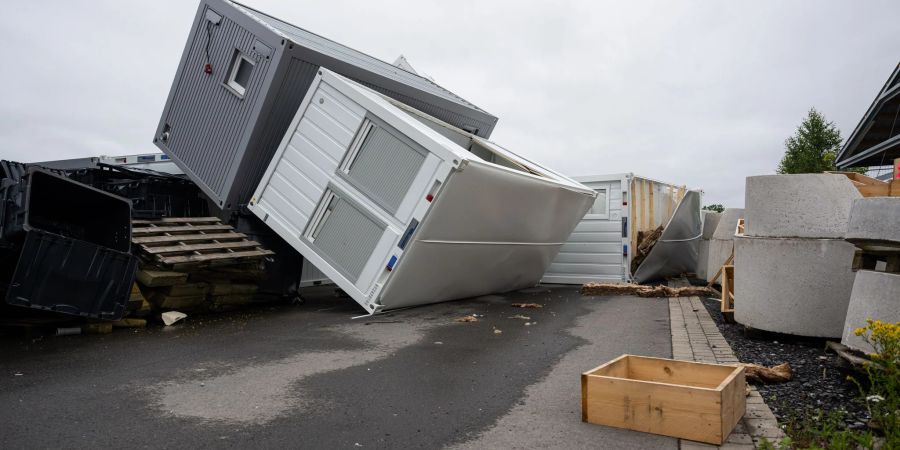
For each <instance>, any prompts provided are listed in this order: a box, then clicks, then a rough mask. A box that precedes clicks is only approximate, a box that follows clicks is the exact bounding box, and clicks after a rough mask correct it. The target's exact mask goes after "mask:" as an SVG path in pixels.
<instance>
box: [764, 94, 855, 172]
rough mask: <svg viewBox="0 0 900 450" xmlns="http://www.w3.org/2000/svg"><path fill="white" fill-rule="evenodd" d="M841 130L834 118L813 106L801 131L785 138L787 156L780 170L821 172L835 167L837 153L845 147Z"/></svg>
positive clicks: (800, 128)
mask: <svg viewBox="0 0 900 450" xmlns="http://www.w3.org/2000/svg"><path fill="white" fill-rule="evenodd" d="M841 142H843V138H841V132H840V130H838V129H837V127H836V126H834V123H833V122H828V121H827V120H825V116H823V115H822V114H821V113H820V112H818V111H816V109H815V108H811V109H810V110H809V113H808V114H807V116H806V118H805V119H803V123H801V124H800V126H799V127H797V132H796V133H794V135H793V136H791V137H789V138H787V139H786V140H785V141H784V147H785V151H784V157H783V158H782V159H781V162H780V163H779V164H778V173H821V172H825V171H827V170H835V169H836V167H835V165H834V161H835V158H837V153H838V151H839V150H840V149H841Z"/></svg>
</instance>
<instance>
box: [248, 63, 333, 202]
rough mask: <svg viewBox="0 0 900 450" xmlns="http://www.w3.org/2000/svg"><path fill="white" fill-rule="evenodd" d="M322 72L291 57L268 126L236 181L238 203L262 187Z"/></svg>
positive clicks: (266, 121)
mask: <svg viewBox="0 0 900 450" xmlns="http://www.w3.org/2000/svg"><path fill="white" fill-rule="evenodd" d="M318 70H319V66H317V65H315V64H310V63H308V62H306V61H303V60H301V59H297V58H291V60H290V62H289V63H288V68H287V72H286V73H285V75H284V78H283V79H282V80H281V83H280V85H279V87H278V88H277V95H275V104H274V105H273V106H272V110H271V112H270V113H269V115H268V116H267V117H266V118H265V119H261V120H262V121H263V122H264V125H263V126H262V127H258V130H257V133H258V134H259V135H258V136H256V135H255V136H254V137H253V142H252V143H251V144H250V147H249V148H248V150H247V153H248V157H247V158H246V159H247V161H246V163H245V164H244V169H243V170H242V171H241V174H240V175H239V176H238V177H237V179H235V185H236V189H237V192H236V196H237V197H236V199H235V201H238V202H243V201H246V200H247V199H249V198H250V196H252V195H253V192H254V191H255V190H256V187H257V186H259V181H260V180H261V179H262V176H263V174H264V173H266V168H268V167H269V163H271V161H272V156H274V155H275V151H276V150H277V149H278V144H280V143H281V140H282V139H283V138H284V133H285V132H286V131H287V129H288V126H290V124H291V121H292V120H293V119H294V115H296V114H297V108H299V107H300V103H301V102H303V97H304V96H306V92H307V91H308V90H309V85H310V84H312V81H313V79H314V78H315V77H316V73H317V71H318Z"/></svg>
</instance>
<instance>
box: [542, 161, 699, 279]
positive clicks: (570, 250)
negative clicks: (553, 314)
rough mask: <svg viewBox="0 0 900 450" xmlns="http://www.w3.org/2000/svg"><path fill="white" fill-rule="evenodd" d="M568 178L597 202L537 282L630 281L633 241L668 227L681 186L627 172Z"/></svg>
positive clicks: (635, 244)
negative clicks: (590, 192)
mask: <svg viewBox="0 0 900 450" xmlns="http://www.w3.org/2000/svg"><path fill="white" fill-rule="evenodd" d="M572 178H573V179H574V180H577V181H578V182H580V183H582V184H584V185H585V186H587V187H590V188H592V189H594V191H596V192H597V198H596V200H594V204H593V205H592V206H591V209H590V210H589V211H588V212H587V214H585V216H584V218H583V219H582V220H581V222H579V223H578V226H577V227H576V228H575V231H574V232H572V235H571V236H569V237H568V238H567V239H566V243H565V244H563V246H562V249H561V250H560V252H559V255H557V256H556V258H555V259H554V260H553V263H552V264H551V265H550V267H549V268H548V269H547V273H546V274H544V278H543V279H542V281H543V282H544V283H561V284H582V283H588V282H598V283H621V282H627V281H631V279H632V270H631V265H632V264H631V260H632V257H633V256H634V255H633V253H634V249H635V248H636V247H637V245H638V236H639V235H642V234H644V233H649V232H652V231H653V230H655V229H656V228H657V227H659V226H662V225H665V224H666V223H668V222H669V219H671V218H672V214H673V213H674V212H675V209H676V208H677V207H678V203H679V202H680V201H681V199H682V198H683V197H684V195H685V192H686V191H685V187H684V186H676V185H673V184H668V183H663V182H659V181H654V180H651V179H649V178H644V177H640V176H636V175H634V174H632V173H621V174H611V175H589V176H581V177H572Z"/></svg>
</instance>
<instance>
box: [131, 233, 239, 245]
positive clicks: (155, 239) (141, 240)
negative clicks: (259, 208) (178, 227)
mask: <svg viewBox="0 0 900 450" xmlns="http://www.w3.org/2000/svg"><path fill="white" fill-rule="evenodd" d="M245 237H247V235H246V234H244V233H234V232H232V233H213V234H179V235H175V236H145V237H136V238H132V239H131V242H133V243H135V244H152V243H162V242H189V241H214V240H224V239H242V238H245Z"/></svg>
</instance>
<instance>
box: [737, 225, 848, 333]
mask: <svg viewBox="0 0 900 450" xmlns="http://www.w3.org/2000/svg"><path fill="white" fill-rule="evenodd" d="M734 243H735V264H734V267H735V273H734V287H735V289H734V297H735V301H734V318H735V321H737V322H738V323H741V324H743V325H746V326H748V327H751V328H755V329H758V330H764V331H771V332H775V333H785V334H792V335H797V336H811V337H826V338H836V337H838V336H841V335H843V332H844V319H845V317H846V314H847V305H848V303H849V302H850V291H851V290H852V288H853V279H854V276H855V274H854V272H853V271H852V269H851V266H852V264H853V254H854V253H855V251H856V247H855V246H854V245H853V244H850V243H849V242H846V241H844V240H842V239H796V238H781V239H779V238H759V237H748V236H739V237H736V238H735V242H734Z"/></svg>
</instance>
